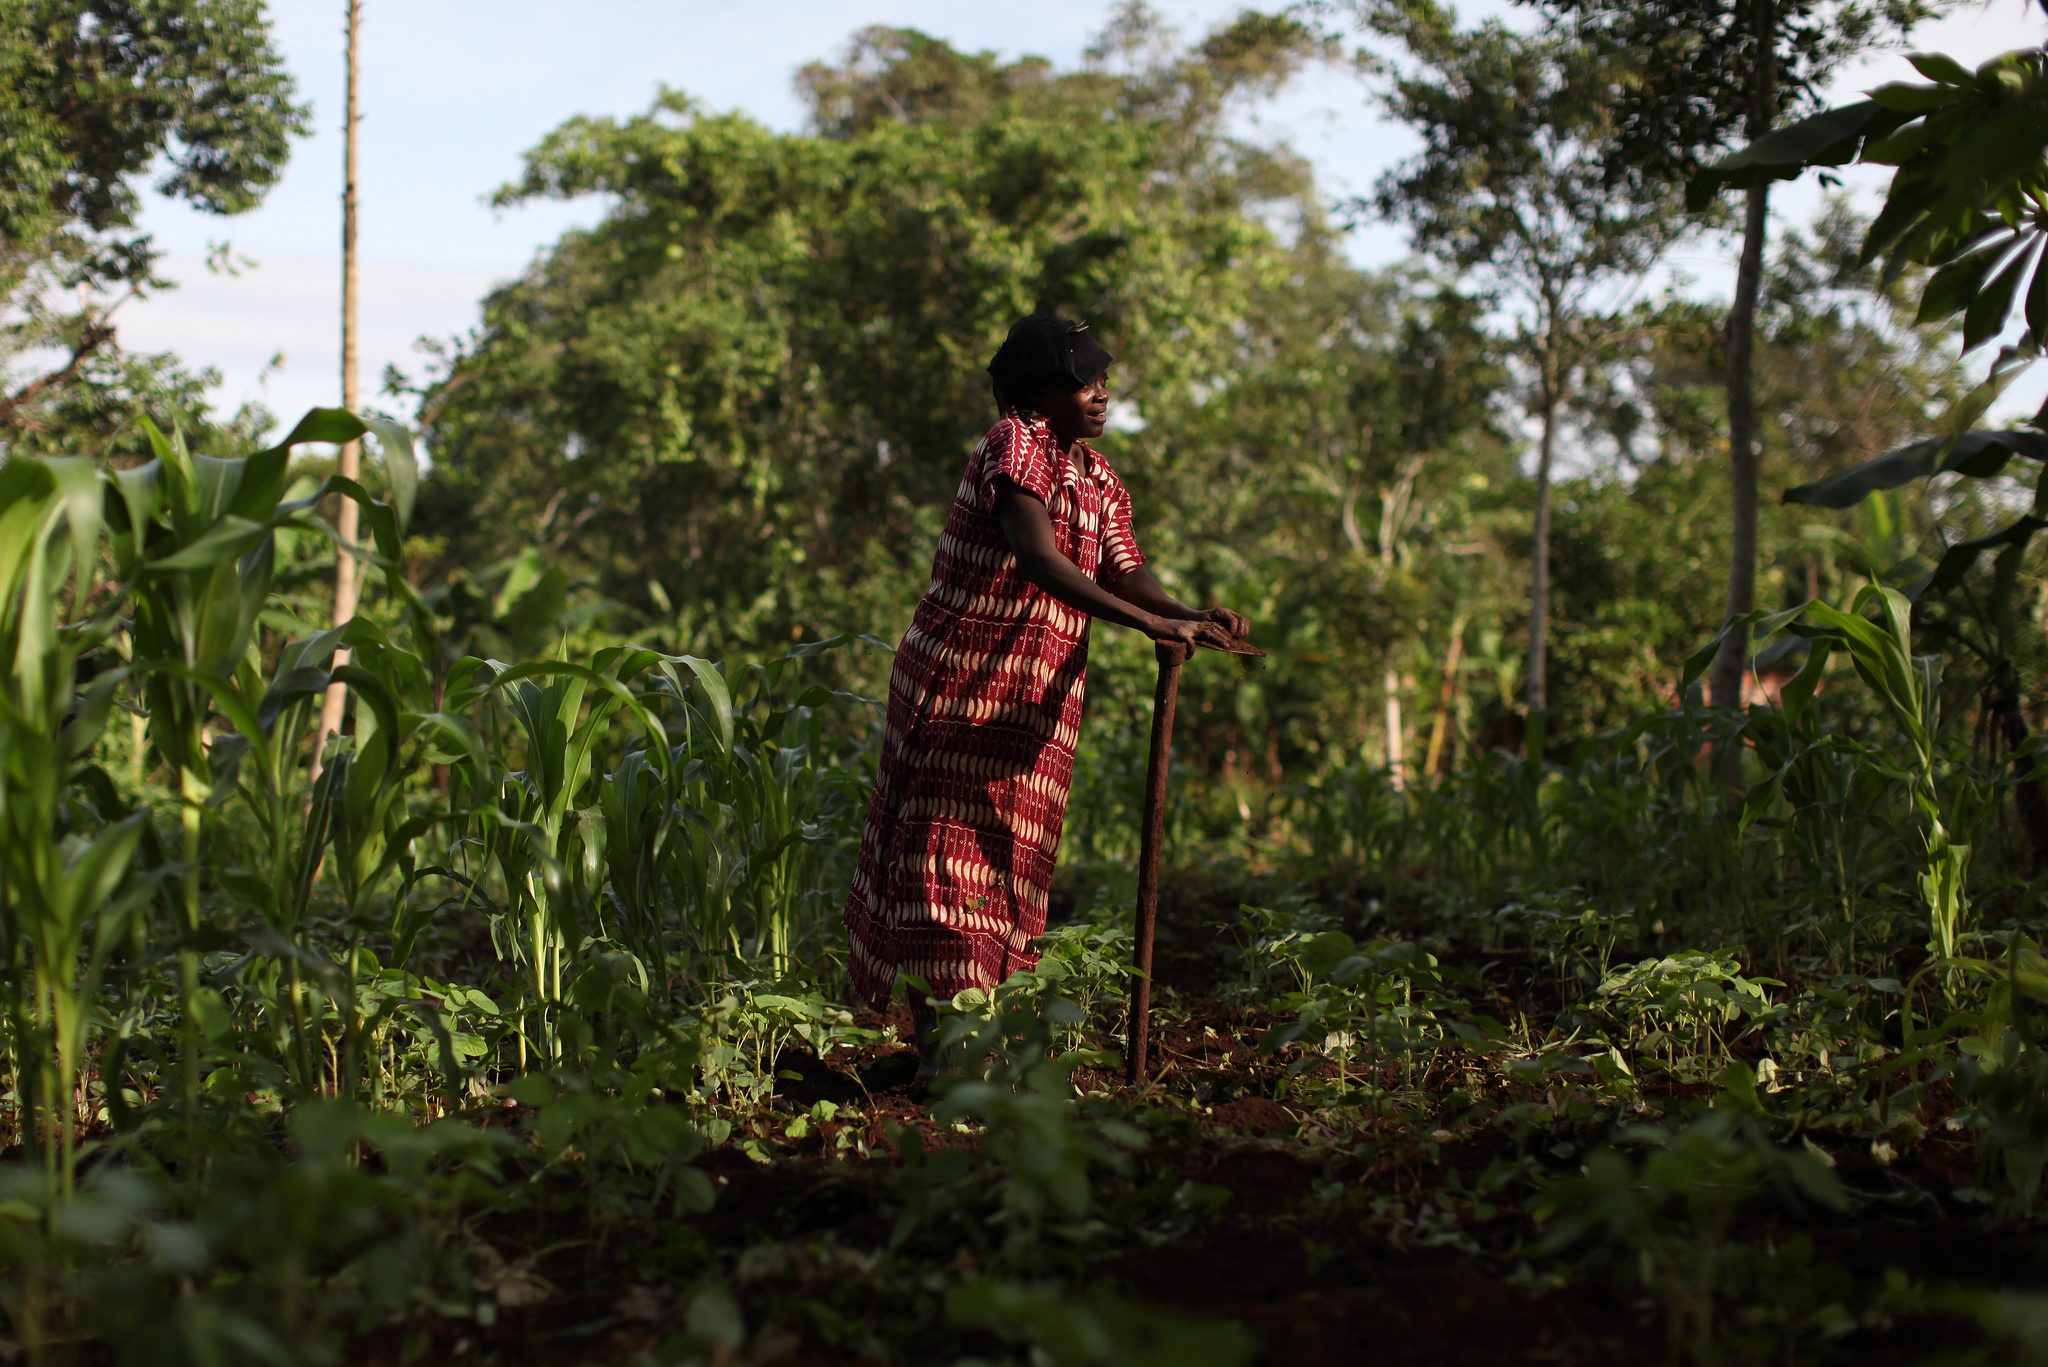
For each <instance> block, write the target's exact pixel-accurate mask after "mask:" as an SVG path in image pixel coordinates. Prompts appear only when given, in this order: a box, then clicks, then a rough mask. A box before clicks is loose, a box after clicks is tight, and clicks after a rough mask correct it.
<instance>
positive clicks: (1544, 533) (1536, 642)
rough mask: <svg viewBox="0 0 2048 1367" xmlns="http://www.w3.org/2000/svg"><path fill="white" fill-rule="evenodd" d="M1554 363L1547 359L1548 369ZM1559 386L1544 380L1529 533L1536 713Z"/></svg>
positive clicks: (1531, 688) (1532, 709)
mask: <svg viewBox="0 0 2048 1367" xmlns="http://www.w3.org/2000/svg"><path fill="white" fill-rule="evenodd" d="M1552 364H1553V363H1552V362H1550V361H1548V360H1546V361H1545V362H1544V366H1545V368H1546V370H1547V369H1549V368H1550V367H1551V365H1552ZM1557 390H1558V386H1557V382H1556V380H1555V379H1554V378H1553V377H1551V376H1549V375H1546V376H1545V378H1544V381H1543V433H1542V436H1541V438H1540V439H1539V443H1538V445H1537V449H1536V526H1535V529H1534V530H1533V531H1532V532H1531V533H1530V537H1529V561H1530V571H1529V678H1528V681H1527V684H1526V693H1525V697H1526V700H1527V702H1528V707H1529V715H1530V716H1532V717H1534V716H1535V715H1537V714H1538V713H1540V712H1542V711H1544V710H1545V709H1546V708H1548V707H1549V706H1550V694H1549V689H1548V687H1547V684H1546V681H1545V676H1544V671H1545V669H1546V661H1547V659H1548V655H1549V648H1550V639H1549V638H1550V467H1551V463H1552V460H1553V458H1554V457H1555V456H1556V454H1557V410H1558V393H1557Z"/></svg>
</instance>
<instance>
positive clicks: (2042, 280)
mask: <svg viewBox="0 0 2048 1367" xmlns="http://www.w3.org/2000/svg"><path fill="white" fill-rule="evenodd" d="M2027 332H2028V334H2029V335H2030V336H2031V337H2032V338H2033V341H2034V345H2036V346H2043V347H2048V251H2044V252H2042V254H2041V256H2040V259H2039V260H2037V261H2036V262H2035V263H2034V281H2033V283H2032V284H2031V285H2029V286H2027Z"/></svg>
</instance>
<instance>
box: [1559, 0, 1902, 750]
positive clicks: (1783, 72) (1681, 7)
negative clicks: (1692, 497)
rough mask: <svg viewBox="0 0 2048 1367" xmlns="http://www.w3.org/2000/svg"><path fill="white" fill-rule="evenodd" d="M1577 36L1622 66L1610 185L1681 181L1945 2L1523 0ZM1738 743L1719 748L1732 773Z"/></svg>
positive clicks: (1759, 232) (1737, 488)
mask: <svg viewBox="0 0 2048 1367" xmlns="http://www.w3.org/2000/svg"><path fill="white" fill-rule="evenodd" d="M1529 3H1532V4H1536V5H1538V6H1540V7H1541V8H1542V9H1543V10H1544V11H1546V12H1547V13H1549V14H1551V15H1553V16H1557V17H1560V18H1563V19H1566V20H1569V21H1570V23H1571V36H1572V39H1573V40H1574V41H1578V42H1584V43H1585V44H1587V46H1588V47H1589V48H1590V49H1591V50H1592V51H1594V52H1596V53H1598V54H1600V57H1601V59H1602V60H1604V61H1608V62H1611V63H1616V64H1619V65H1621V66H1623V67H1625V68H1626V69H1628V70H1629V72H1630V74H1631V79H1629V80H1628V81H1627V82H1625V83H1623V84H1622V85H1621V86H1620V87H1619V89H1618V92H1617V94H1618V97H1619V99H1618V104H1617V108H1616V111H1615V112H1616V119H1615V129H1614V136H1613V139H1612V142H1611V144H1610V149H1609V154H1608V182H1609V184H1611V185H1612V186H1613V187H1615V189H1616V191H1617V192H1622V191H1625V190H1633V189H1636V188H1638V187H1642V186H1645V185H1659V186H1663V185H1671V184H1674V183H1678V182H1682V181H1684V180H1686V179H1687V178H1688V177H1690V176H1691V175H1692V174H1693V173H1694V172H1695V171H1697V170H1698V169H1699V167H1700V165H1701V164H1702V163H1703V162H1704V161H1706V160H1709V159H1711V158H1712V157H1713V156H1714V155H1715V154H1716V153H1718V152H1719V151H1721V150H1722V149H1724V148H1726V147H1728V146H1729V145H1730V144H1731V143H1733V142H1734V141H1736V140H1738V139H1747V140H1752V141H1753V140H1755V139H1757V138H1760V137H1762V136H1763V135H1764V134H1765V133H1767V132H1768V131H1769V130H1770V129H1771V128H1772V126H1773V125H1774V124H1776V123H1777V122H1778V121H1779V120H1780V119H1782V118H1783V117H1784V116H1785V115H1786V114H1788V113H1790V112H1792V111H1794V110H1798V109H1801V108H1806V107H1810V106H1811V104H1812V103H1813V102H1814V100H1815V98H1816V94H1817V92H1818V90H1819V89H1820V87H1821V86H1822V85H1823V84H1824V83H1825V82H1826V80H1827V78H1828V77H1829V76H1830V75H1831V74H1832V73H1833V72H1834V71H1835V70H1837V69H1838V68H1839V67H1840V65H1841V64H1842V63H1843V62H1844V61H1845V60H1847V59H1848V58H1849V57H1851V56H1853V55H1855V54H1856V53H1858V52H1860V51H1862V50H1864V49H1865V48H1867V47H1869V46H1870V45H1872V44H1873V43H1875V42H1877V41H1879V40H1880V39H1881V38H1883V37H1885V36H1887V35H1889V34H1891V33H1893V32H1900V31H1904V30H1905V29H1906V28H1908V27H1910V26H1911V25H1912V24H1913V23H1915V22H1917V21H1918V20H1919V19H1921V18H1924V17H1925V16H1927V15H1929V14H1932V13H1934V12H1936V11H1937V10H1938V9H1939V8H1941V4H1940V0H1628V2H1627V3H1618V0H1529ZM1769 209H1770V205H1769V198H1768V189H1767V187H1766V186H1765V185H1764V184H1762V183H1759V184H1756V185H1752V186H1750V187H1748V188H1747V189H1746V191H1745V193H1744V202H1743V215H1742V247H1741V252H1740V255H1739V257H1738V258H1737V264H1736V277H1735V294H1734V299H1733V302H1732V305H1731V307H1730V308H1729V311H1728V324H1727V332H1726V338H1725V353H1724V354H1725V364H1726V381H1725V383H1726V390H1727V408H1728V477H1729V508H1730V523H1731V526H1732V529H1733V533H1732V535H1731V537H1730V541H1729V566H1728V598H1727V612H1726V620H1728V621H1733V620H1735V619H1736V618H1738V617H1740V616H1742V615H1743V614H1744V613H1746V612H1748V611H1749V610H1750V609H1751V608H1752V607H1754V606H1755V601H1756V516H1757V480H1756V441H1757V435H1756V423H1757V419H1756V412H1757V410H1756V386H1755V366H1754V352H1755V332H1756V309H1757V298H1758V294H1759V291H1760V290H1761V289H1762V287H1763V275H1764V241H1765V236H1766V224H1767V221H1768V216H1769ZM1748 645H1749V642H1748V637H1747V636H1746V635H1745V634H1744V633H1741V632H1730V633H1729V634H1728V635H1727V636H1726V637H1725V638H1724V639H1723V641H1722V644H1721V649H1720V652H1719V653H1718V654H1717V655H1716V657H1715V660H1714V666H1713V673H1712V675H1711V676H1710V682H1709V691H1710V696H1711V697H1712V698H1713V699H1714V701H1715V702H1716V703H1718V704H1720V705H1722V706H1729V707H1734V706H1739V705H1740V702H1741V697H1742V675H1743V671H1744V670H1745V668H1746V667H1747V665H1748ZM1734 758H1735V755H1734V754H1733V752H1731V753H1730V754H1729V755H1726V756H1724V757H1723V770H1724V773H1726V774H1728V775H1729V777H1730V778H1731V780H1732V778H1733V769H1732V764H1733V760H1734Z"/></svg>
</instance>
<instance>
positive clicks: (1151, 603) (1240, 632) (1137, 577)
mask: <svg viewBox="0 0 2048 1367" xmlns="http://www.w3.org/2000/svg"><path fill="white" fill-rule="evenodd" d="M1109 591H1110V592H1111V593H1113V594H1115V595H1116V596H1117V597H1119V598H1121V599H1123V600H1124V601H1125V602H1126V603H1133V604H1136V605H1137V606H1138V607H1141V608H1143V609H1145V610H1146V611H1147V612H1156V613H1158V614H1159V615H1160V616H1161V617H1175V618H1180V619H1181V620H1183V621H1189V622H1214V623H1215V624H1216V625H1217V626H1220V627H1222V628H1223V629H1224V630H1225V631H1227V632H1229V633H1230V634H1231V635H1232V636H1233V637H1235V638H1237V639H1238V640H1240V641H1241V640H1243V639H1244V638H1245V637H1247V636H1249V635H1251V630H1252V624H1251V623H1250V622H1248V621H1246V620H1245V619H1244V617H1243V616H1241V615H1240V614H1238V613H1235V612H1232V611H1231V610H1230V609H1229V608H1191V607H1189V606H1188V605H1187V604H1186V603H1183V602H1181V601H1180V599H1178V598H1175V597H1174V596H1173V595H1172V594H1170V593H1168V592H1167V591H1166V589H1165V587H1164V586H1163V585H1161V584H1160V582H1159V580H1158V579H1157V578H1155V577H1154V576H1153V574H1152V571H1151V570H1149V569H1147V568H1146V567H1145V566H1143V565H1140V566H1138V567H1137V568H1136V569H1134V570H1130V571H1128V572H1127V573H1125V574H1124V575H1122V576H1121V577H1120V578H1118V579H1117V580H1116V581H1115V583H1113V584H1112V585H1111V586H1110V590H1109Z"/></svg>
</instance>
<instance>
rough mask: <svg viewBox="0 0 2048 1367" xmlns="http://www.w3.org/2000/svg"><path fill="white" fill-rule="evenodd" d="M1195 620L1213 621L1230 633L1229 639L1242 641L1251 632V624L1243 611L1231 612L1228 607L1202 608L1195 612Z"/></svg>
mask: <svg viewBox="0 0 2048 1367" xmlns="http://www.w3.org/2000/svg"><path fill="white" fill-rule="evenodd" d="M1195 620H1197V621H1201V622H1214V623H1215V624H1216V625H1217V626H1219V627H1222V628H1223V629H1224V630H1225V631H1227V632H1229V633H1230V636H1231V639H1232V640H1236V641H1242V640H1244V639H1246V638H1247V637H1249V636H1250V635H1251V634H1252V624H1251V622H1250V620H1249V619H1247V618H1246V617H1245V616H1244V614H1243V613H1239V612H1232V611H1231V610H1230V609H1229V608H1204V609H1203V610H1202V611H1201V612H1198V613H1196V614H1195Z"/></svg>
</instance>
